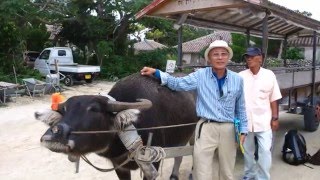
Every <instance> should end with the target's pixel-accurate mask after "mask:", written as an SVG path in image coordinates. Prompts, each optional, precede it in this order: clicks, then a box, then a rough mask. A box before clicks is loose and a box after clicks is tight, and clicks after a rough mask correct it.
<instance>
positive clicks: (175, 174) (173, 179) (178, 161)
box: [170, 157, 182, 180]
mask: <svg viewBox="0 0 320 180" xmlns="http://www.w3.org/2000/svg"><path fill="white" fill-rule="evenodd" d="M181 162H182V157H175V158H174V164H173V168H172V173H171V176H170V180H179V168H180V165H181Z"/></svg>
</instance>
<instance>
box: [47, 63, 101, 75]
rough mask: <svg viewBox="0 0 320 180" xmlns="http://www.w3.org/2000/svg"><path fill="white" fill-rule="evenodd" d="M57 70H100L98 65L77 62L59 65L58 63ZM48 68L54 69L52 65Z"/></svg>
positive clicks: (80, 71)
mask: <svg viewBox="0 0 320 180" xmlns="http://www.w3.org/2000/svg"><path fill="white" fill-rule="evenodd" d="M58 66H59V71H60V72H68V73H86V72H90V73H95V72H100V66H92V65H79V64H72V65H61V64H59V65H58ZM50 70H55V67H54V65H51V66H50Z"/></svg>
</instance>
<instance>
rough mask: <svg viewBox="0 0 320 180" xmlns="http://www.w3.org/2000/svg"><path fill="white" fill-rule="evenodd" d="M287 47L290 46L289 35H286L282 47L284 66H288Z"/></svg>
mask: <svg viewBox="0 0 320 180" xmlns="http://www.w3.org/2000/svg"><path fill="white" fill-rule="evenodd" d="M287 48H288V36H287V35H286V36H285V37H284V40H283V47H282V49H283V51H282V56H281V57H283V66H284V67H287V57H286V55H287Z"/></svg>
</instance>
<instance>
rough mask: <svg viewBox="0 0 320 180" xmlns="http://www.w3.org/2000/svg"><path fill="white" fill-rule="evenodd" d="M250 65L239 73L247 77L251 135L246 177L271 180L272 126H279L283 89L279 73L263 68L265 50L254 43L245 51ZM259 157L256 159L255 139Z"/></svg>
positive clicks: (246, 147) (247, 139)
mask: <svg viewBox="0 0 320 180" xmlns="http://www.w3.org/2000/svg"><path fill="white" fill-rule="evenodd" d="M244 57H245V59H246V63H247V66H248V68H249V69H246V70H244V71H241V72H240V73H239V75H240V76H241V77H242V78H243V81H244V92H245V93H244V94H245V103H246V111H247V118H248V131H249V132H248V135H247V137H246V139H245V142H244V163H245V167H244V178H243V179H244V180H245V179H258V180H269V179H270V168H271V157H272V155H271V146H272V130H277V129H278V127H279V122H278V115H279V110H278V102H277V100H278V99H280V98H281V97H282V96H281V92H280V89H279V85H278V82H277V79H276V76H275V74H274V73H273V72H272V71H271V70H268V69H265V68H262V67H261V65H262V61H263V58H262V52H261V50H260V49H259V48H256V47H250V48H248V49H247V51H246V53H245V54H244ZM255 137H256V139H257V145H258V159H257V160H255V156H254V153H255V141H254V138H255Z"/></svg>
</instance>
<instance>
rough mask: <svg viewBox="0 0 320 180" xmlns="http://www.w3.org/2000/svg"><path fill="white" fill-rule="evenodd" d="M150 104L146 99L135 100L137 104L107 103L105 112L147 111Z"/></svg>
mask: <svg viewBox="0 0 320 180" xmlns="http://www.w3.org/2000/svg"><path fill="white" fill-rule="evenodd" d="M151 106H152V102H151V101H149V100H148V99H137V102H120V101H108V107H107V111H110V112H120V111H123V110H126V109H140V110H142V109H149V108H150V107H151Z"/></svg>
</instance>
